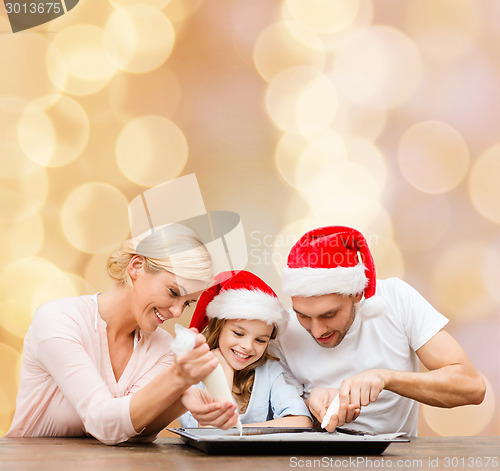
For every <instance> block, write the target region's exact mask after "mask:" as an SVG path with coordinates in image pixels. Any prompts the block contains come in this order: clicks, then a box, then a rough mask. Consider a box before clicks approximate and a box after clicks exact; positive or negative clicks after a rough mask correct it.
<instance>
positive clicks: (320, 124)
mask: <svg viewBox="0 0 500 471" xmlns="http://www.w3.org/2000/svg"><path fill="white" fill-rule="evenodd" d="M265 100H266V108H267V110H268V112H269V114H270V116H271V118H272V119H273V121H274V122H275V123H276V124H277V125H278V126H279V127H280V128H281V129H283V130H284V131H287V132H294V133H301V134H312V133H315V132H320V131H322V130H324V129H326V128H327V127H328V126H329V125H330V123H331V122H332V121H333V119H334V117H335V114H336V112H337V93H336V90H335V87H334V85H333V83H332V82H331V81H330V80H329V79H328V78H327V77H326V76H325V75H323V74H322V73H321V72H318V71H317V70H316V69H313V68H311V67H292V68H290V69H287V70H284V71H283V72H281V73H280V74H278V75H277V76H276V77H275V78H274V79H273V81H272V82H271V84H270V85H269V87H268V89H267V92H266V98H265Z"/></svg>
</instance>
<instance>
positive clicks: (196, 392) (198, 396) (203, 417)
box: [182, 387, 238, 430]
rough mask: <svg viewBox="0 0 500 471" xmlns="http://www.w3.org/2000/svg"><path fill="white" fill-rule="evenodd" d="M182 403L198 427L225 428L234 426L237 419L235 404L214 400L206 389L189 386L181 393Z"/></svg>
mask: <svg viewBox="0 0 500 471" xmlns="http://www.w3.org/2000/svg"><path fill="white" fill-rule="evenodd" d="M182 404H183V405H184V407H185V408H186V409H188V410H189V411H190V412H191V414H193V417H194V418H195V419H196V420H197V421H198V425H199V426H200V427H217V428H221V429H223V430H227V429H230V428H231V427H234V426H235V425H236V422H237V420H238V413H237V412H236V409H237V406H236V404H233V403H231V402H225V403H223V404H220V403H218V402H215V400H214V398H213V397H212V396H211V395H210V393H209V392H208V391H207V390H206V389H200V388H196V387H191V388H189V389H188V390H187V391H186V392H185V393H184V394H183V395H182Z"/></svg>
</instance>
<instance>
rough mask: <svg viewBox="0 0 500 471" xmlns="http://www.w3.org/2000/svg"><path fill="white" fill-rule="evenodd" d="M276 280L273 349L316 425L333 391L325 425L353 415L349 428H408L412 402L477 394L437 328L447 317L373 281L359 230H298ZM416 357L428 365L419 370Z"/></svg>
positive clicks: (469, 398) (475, 400) (409, 292)
mask: <svg viewBox="0 0 500 471" xmlns="http://www.w3.org/2000/svg"><path fill="white" fill-rule="evenodd" d="M282 284H283V291H284V292H285V293H286V294H288V295H290V296H291V298H292V304H293V308H292V310H291V311H290V313H291V319H290V322H289V324H288V326H287V328H286V330H284V331H283V332H280V333H279V335H278V340H277V344H276V345H275V348H276V350H275V352H276V355H277V356H278V357H279V358H280V359H281V361H282V364H283V366H284V369H285V371H286V373H287V380H288V381H290V382H291V383H292V384H294V385H295V386H296V387H297V389H298V390H299V392H300V393H301V394H302V395H303V397H304V398H305V399H306V403H307V405H308V407H309V409H310V410H311V413H312V414H313V415H314V416H315V417H316V419H317V420H318V421H319V423H321V422H322V420H323V418H324V416H325V413H326V410H327V408H328V406H329V404H330V403H331V402H332V400H333V399H334V397H335V396H336V394H337V392H339V399H340V407H339V410H338V414H334V415H333V416H332V418H331V420H330V422H329V424H328V426H326V429H327V430H328V431H330V432H332V431H334V430H335V427H336V426H343V425H344V424H345V423H349V422H352V421H353V420H356V423H355V425H354V424H353V426H352V428H354V429H359V430H363V431H367V432H374V433H389V432H406V433H407V434H408V435H409V436H415V435H417V418H418V402H423V403H425V404H430V405H432V406H438V407H455V406H460V405H465V404H480V403H481V402H482V400H483V398H484V394H485V384H484V381H483V379H482V377H481V375H480V374H479V373H478V372H477V370H476V369H475V368H474V366H473V365H472V364H471V362H470V361H469V359H468V358H467V356H466V355H465V352H464V351H463V350H462V348H461V347H460V345H459V344H458V343H457V342H456V341H455V340H454V338H453V337H452V336H451V335H450V334H449V333H447V332H446V331H445V330H443V328H444V326H445V325H446V324H447V322H448V320H447V319H446V318H445V317H444V316H442V315H441V314H440V313H438V312H437V311H436V310H435V309H434V308H433V307H432V306H431V305H430V304H429V303H428V302H427V301H426V300H425V299H424V298H423V297H422V296H421V295H420V294H419V293H418V292H417V291H416V290H414V289H413V288H412V287H410V286H409V285H408V284H406V283H404V282H403V281H401V280H399V279H397V278H392V279H388V280H379V281H377V280H376V278H375V267H374V263H373V258H372V255H371V253H370V250H369V248H368V245H367V243H366V240H365V238H364V237H363V235H362V234H360V233H359V232H358V231H356V230H354V229H351V228H348V227H341V226H333V227H324V228H320V229H315V230H313V231H310V232H308V233H306V234H305V235H304V236H303V237H301V238H300V239H299V241H298V242H297V243H296V244H295V245H294V247H293V248H292V250H291V252H290V254H289V257H288V262H287V267H285V269H284V270H283V276H282ZM419 359H420V361H421V362H422V363H423V365H424V366H425V367H426V368H427V369H428V370H429V371H427V372H418V370H419V367H418V360H419ZM349 427H350V426H349Z"/></svg>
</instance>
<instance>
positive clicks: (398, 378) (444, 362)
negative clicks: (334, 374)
mask: <svg viewBox="0 0 500 471" xmlns="http://www.w3.org/2000/svg"><path fill="white" fill-rule="evenodd" d="M416 353H417V356H418V357H419V359H420V361H421V362H422V363H423V365H424V366H425V367H426V368H427V369H428V370H430V371H427V372H418V373H417V372H409V371H394V370H386V369H372V370H368V371H365V372H363V373H360V374H358V375H356V376H353V377H351V378H347V379H345V380H344V381H343V382H342V385H341V387H340V394H339V398H340V407H339V414H338V416H335V415H334V416H333V417H332V420H331V421H330V425H329V426H328V427H327V430H329V431H333V430H335V427H336V426H342V425H344V423H348V422H351V421H352V420H354V419H355V418H356V417H357V415H351V414H352V411H353V409H354V410H356V411H358V410H360V409H361V407H362V406H367V405H368V404H370V402H375V401H376V400H377V398H378V396H379V394H380V392H381V391H382V390H384V389H386V390H388V391H392V392H394V393H396V394H399V395H400V396H404V397H408V398H410V399H414V400H415V401H418V402H423V403H424V404H429V405H431V406H437V407H457V406H463V405H467V404H481V402H482V401H483V399H484V395H485V392H486V385H485V383H484V381H483V378H482V377H481V375H480V374H479V372H478V371H477V370H476V368H474V366H473V365H472V363H471V362H470V360H469V359H468V358H467V355H466V354H465V352H464V350H463V349H462V347H461V346H460V345H459V343H458V342H457V341H456V340H455V339H454V338H453V337H452V336H451V335H450V334H449V333H448V332H446V331H444V330H441V331H439V332H438V333H437V334H436V335H435V336H434V337H432V338H431V339H430V340H429V341H428V342H427V343H425V344H424V345H423V346H422V347H420V348H419V349H418V350H417V351H416ZM313 392H316V391H314V389H313V391H311V395H312V394H313ZM323 395H325V393H323ZM327 396H328V397H330V396H332V391H330V392H329V394H328V395H327ZM325 397H326V395H325ZM319 398H320V396H319V395H317V397H316V396H315V398H314V399H315V403H316V402H317V404H321V402H320V401H319ZM310 399H311V398H310ZM323 402H324V399H323ZM326 402H328V401H326ZM309 408H310V409H311V405H309ZM315 408H316V409H317V411H318V412H319V414H317V413H314V411H313V409H311V411H312V412H313V413H314V415H315V416H316V417H317V418H318V419H322V417H323V415H324V410H325V408H324V405H323V407H320V406H315ZM320 410H321V412H320ZM318 416H319V417H318Z"/></svg>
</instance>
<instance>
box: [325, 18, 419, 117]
mask: <svg viewBox="0 0 500 471" xmlns="http://www.w3.org/2000/svg"><path fill="white" fill-rule="evenodd" d="M334 71H335V73H336V74H339V75H348V76H349V75H359V76H362V77H364V78H365V79H366V80H368V81H370V82H372V83H373V84H374V86H375V87H376V88H377V89H378V91H379V92H380V95H381V96H382V97H383V99H384V101H385V103H386V104H387V106H388V107H395V106H399V105H401V104H403V103H404V102H406V101H407V100H408V99H409V98H410V97H411V96H412V95H413V94H414V93H415V91H416V89H417V87H418V85H419V83H420V80H421V76H422V62H421V58H420V54H419V52H418V49H417V48H416V46H415V44H414V43H413V42H412V41H411V40H410V39H409V38H408V37H407V36H405V35H404V34H403V33H402V32H401V31H398V30H396V29H394V28H391V27H388V26H371V27H369V28H366V29H364V30H362V31H360V32H358V33H355V34H353V35H351V36H349V37H348V38H346V40H345V42H344V43H343V44H342V45H341V46H340V47H339V51H338V53H337V56H336V59H335V66H334Z"/></svg>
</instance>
